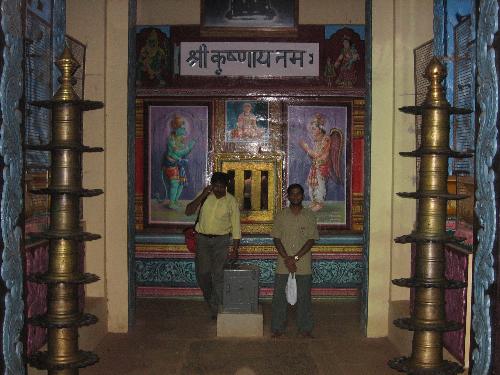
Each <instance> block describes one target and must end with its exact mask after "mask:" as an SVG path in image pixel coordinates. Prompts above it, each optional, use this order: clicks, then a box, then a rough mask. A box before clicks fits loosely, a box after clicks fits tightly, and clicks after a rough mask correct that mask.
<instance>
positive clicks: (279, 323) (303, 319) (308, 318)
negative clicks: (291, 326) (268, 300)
mask: <svg viewBox="0 0 500 375" xmlns="http://www.w3.org/2000/svg"><path fill="white" fill-rule="evenodd" d="M295 279H296V281H297V304H296V306H297V328H298V330H299V332H300V333H307V332H311V331H312V329H313V325H314V322H313V315H312V303H311V285H312V275H295ZM287 281H288V274H286V275H282V274H276V275H275V279H274V294H273V303H272V318H271V330H272V331H273V332H276V333H283V332H285V329H286V322H287V310H288V302H287V301H286V294H285V287H286V283H287Z"/></svg>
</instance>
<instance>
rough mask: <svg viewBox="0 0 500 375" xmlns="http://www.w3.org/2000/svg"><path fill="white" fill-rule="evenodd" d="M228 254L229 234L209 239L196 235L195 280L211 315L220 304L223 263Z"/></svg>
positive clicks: (222, 285) (222, 284)
mask: <svg viewBox="0 0 500 375" xmlns="http://www.w3.org/2000/svg"><path fill="white" fill-rule="evenodd" d="M228 252H229V234H227V235H224V236H216V237H211V238H210V237H206V236H203V235H201V234H199V233H198V234H197V235H196V259H195V266H196V278H197V281H198V285H199V287H200V289H201V291H202V292H203V298H205V301H207V303H208V304H209V305H210V309H211V311H212V313H217V311H218V306H219V305H221V304H222V289H223V287H224V263H225V262H226V259H227V255H228Z"/></svg>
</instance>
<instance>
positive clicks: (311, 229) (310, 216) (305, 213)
mask: <svg viewBox="0 0 500 375" xmlns="http://www.w3.org/2000/svg"><path fill="white" fill-rule="evenodd" d="M271 237H273V238H279V239H280V240H281V243H282V244H283V246H284V247H285V251H286V253H287V254H288V255H291V256H294V255H295V254H297V253H298V252H299V251H300V249H301V248H302V246H304V244H305V243H306V242H307V241H308V240H318V239H319V234H318V225H317V223H316V216H315V215H314V213H313V212H312V211H311V210H309V209H307V208H302V209H301V210H300V212H299V214H298V215H295V214H294V213H293V212H292V210H290V208H285V209H283V210H281V211H280V212H279V213H278V214H277V215H276V217H275V218H274V224H273V230H272V231H271ZM276 273H279V274H287V273H288V268H286V265H285V261H284V260H283V258H282V257H281V256H280V255H279V254H278V267H277V269H276ZM296 274H297V275H310V274H311V252H310V251H308V252H307V253H306V254H305V255H303V256H302V258H300V259H299V261H298V262H297V272H296Z"/></svg>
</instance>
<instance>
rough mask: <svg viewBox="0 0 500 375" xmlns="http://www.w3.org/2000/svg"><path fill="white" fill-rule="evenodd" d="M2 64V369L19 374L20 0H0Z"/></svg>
mask: <svg viewBox="0 0 500 375" xmlns="http://www.w3.org/2000/svg"><path fill="white" fill-rule="evenodd" d="M1 9H2V15H1V18H2V22H1V27H2V32H3V36H4V37H5V41H4V42H5V44H4V45H3V51H2V56H3V70H2V76H1V80H0V106H1V116H2V119H1V122H2V134H1V135H2V136H1V138H0V157H2V159H3V162H4V164H5V167H4V169H3V171H2V173H3V177H4V186H3V191H2V201H1V208H0V210H1V218H2V222H1V235H2V241H3V244H4V248H3V251H2V267H1V277H2V282H3V283H4V285H5V287H6V289H7V290H6V294H5V298H4V301H5V313H4V319H3V328H2V347H3V362H4V366H5V370H4V375H23V374H24V373H25V368H24V363H23V351H24V349H23V344H22V340H21V331H22V329H23V324H24V319H23V317H24V302H23V267H22V259H21V237H22V228H21V227H20V226H19V225H18V223H19V216H20V215H21V212H22V205H23V196H22V192H23V189H22V185H21V179H22V171H23V157H22V144H21V139H22V137H21V120H22V117H21V115H20V114H21V108H20V107H19V102H20V100H21V97H22V93H23V64H22V62H23V33H22V20H21V0H2V2H1Z"/></svg>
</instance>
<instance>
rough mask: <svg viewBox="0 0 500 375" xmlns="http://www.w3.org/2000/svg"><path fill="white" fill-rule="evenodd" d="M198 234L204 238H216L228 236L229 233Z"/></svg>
mask: <svg viewBox="0 0 500 375" xmlns="http://www.w3.org/2000/svg"><path fill="white" fill-rule="evenodd" d="M198 234H201V235H202V236H203V237H208V238H214V237H222V236H227V235H228V234H229V233H226V234H205V233H200V232H198Z"/></svg>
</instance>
